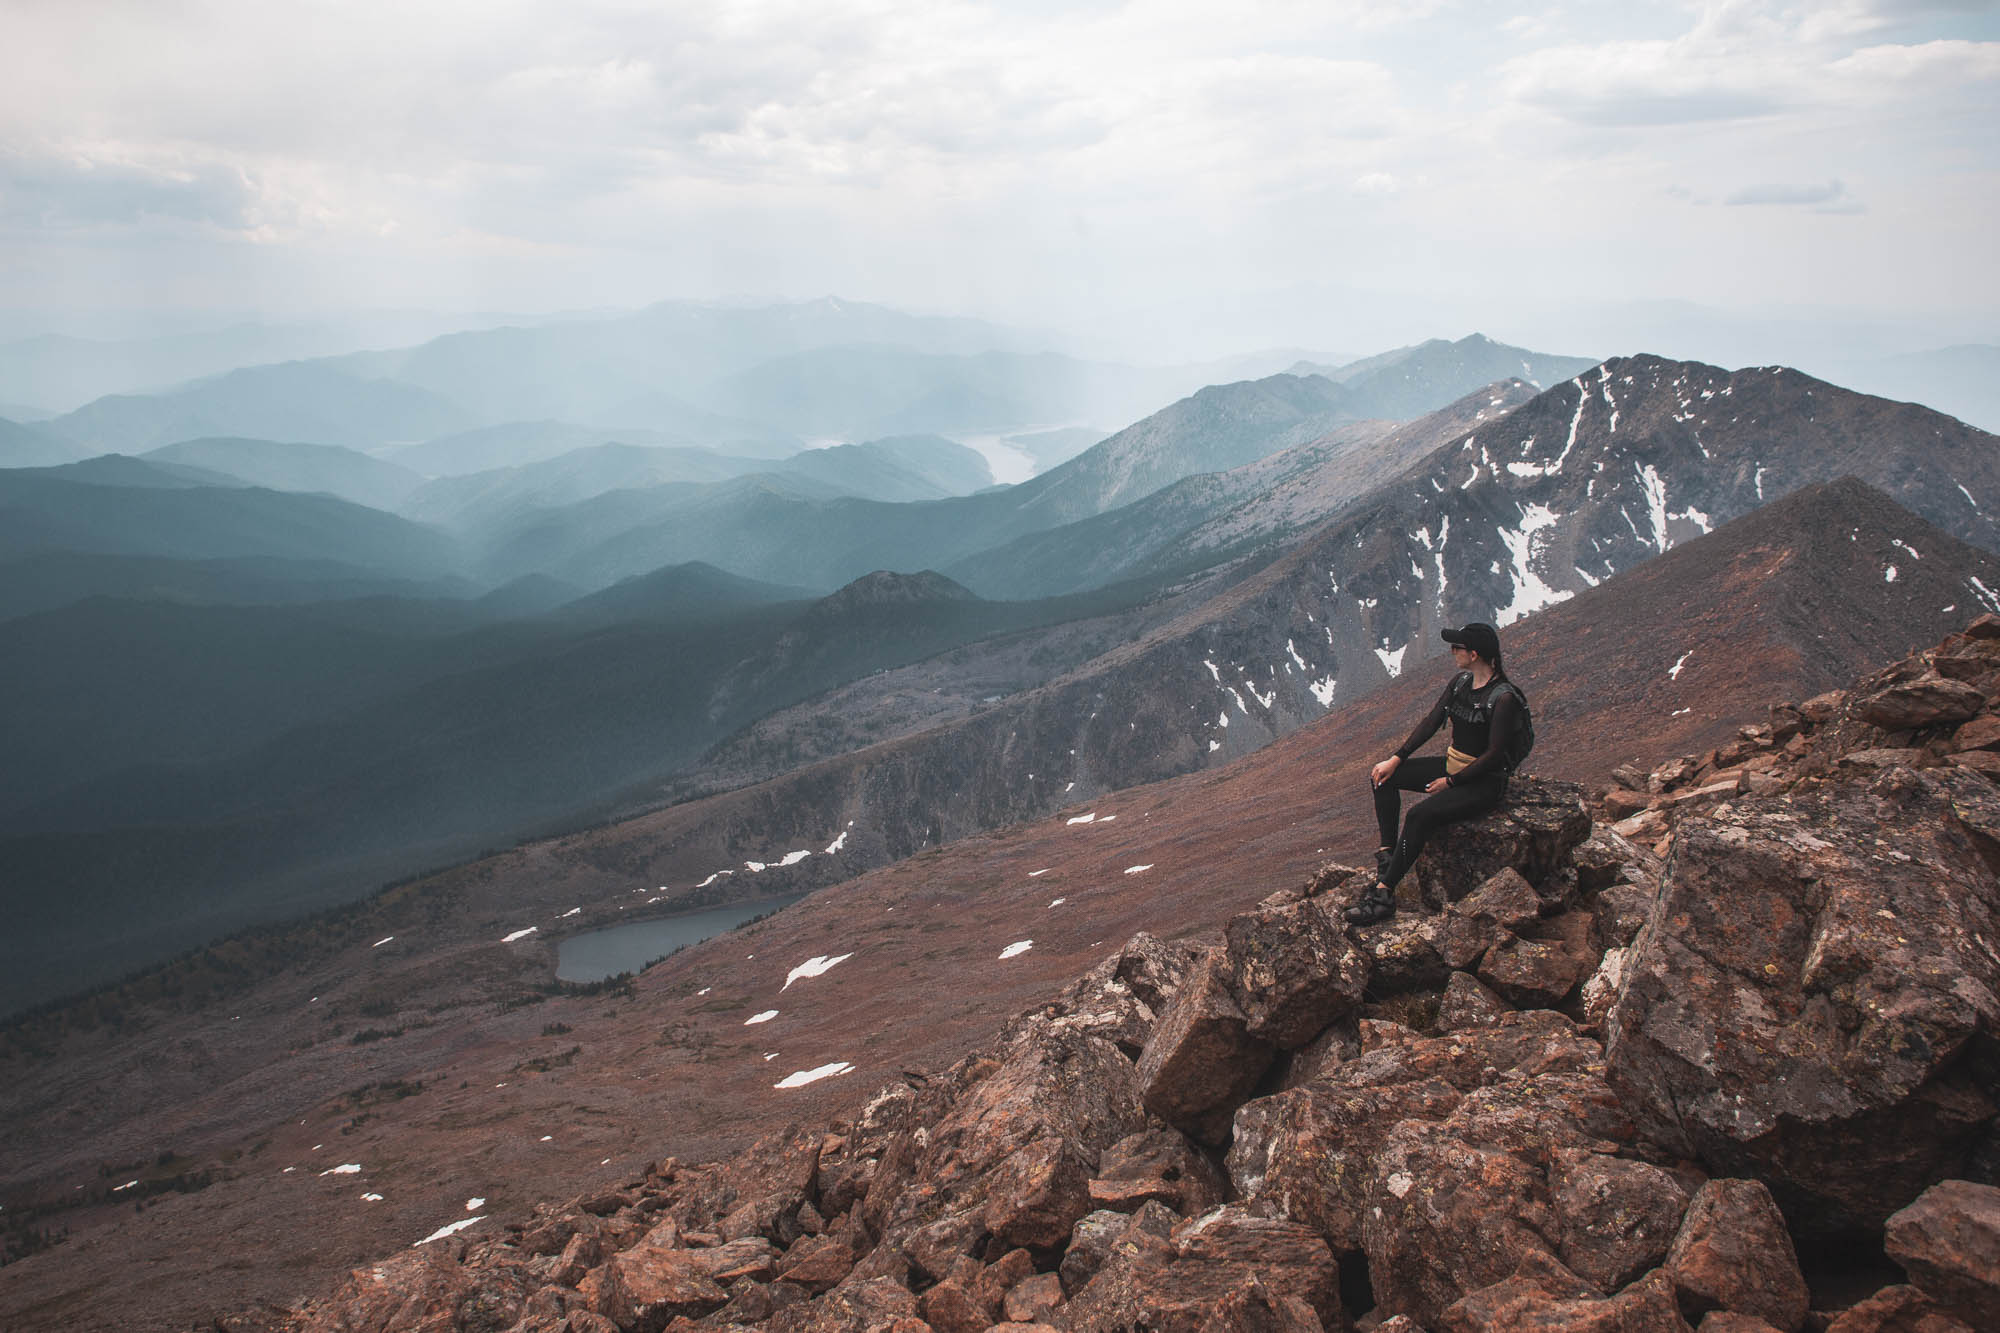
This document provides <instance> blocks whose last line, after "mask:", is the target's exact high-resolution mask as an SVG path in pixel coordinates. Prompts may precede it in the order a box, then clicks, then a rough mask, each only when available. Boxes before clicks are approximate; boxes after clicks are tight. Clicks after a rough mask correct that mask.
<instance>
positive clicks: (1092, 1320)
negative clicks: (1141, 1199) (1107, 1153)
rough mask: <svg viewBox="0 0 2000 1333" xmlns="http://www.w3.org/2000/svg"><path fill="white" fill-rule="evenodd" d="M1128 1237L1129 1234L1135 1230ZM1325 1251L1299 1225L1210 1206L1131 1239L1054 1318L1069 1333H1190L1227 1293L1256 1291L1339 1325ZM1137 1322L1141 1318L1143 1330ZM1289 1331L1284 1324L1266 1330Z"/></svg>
mask: <svg viewBox="0 0 2000 1333" xmlns="http://www.w3.org/2000/svg"><path fill="white" fill-rule="evenodd" d="M1135 1230H1136V1229H1135ZM1335 1273H1336V1270H1335V1266H1334V1262H1333V1254H1332V1251H1330V1250H1329V1249H1328V1248H1327V1246H1326V1242H1325V1241H1323V1240H1321V1239H1320V1238H1319V1237H1318V1236H1316V1235H1314V1234H1313V1233H1312V1232H1311V1231H1310V1230H1308V1229H1307V1228H1305V1227H1302V1226H1299V1225H1296V1224H1294V1223H1290V1222H1285V1221H1281V1220H1277V1219H1272V1218H1259V1217H1252V1216H1250V1215H1248V1214H1247V1213H1245V1212H1243V1211H1242V1210H1241V1209H1238V1208H1233V1207H1226V1208H1218V1209H1216V1210H1214V1211H1213V1212H1210V1213H1207V1214H1205V1215H1203V1216H1202V1217H1200V1218H1197V1219H1195V1220H1194V1221H1192V1222H1186V1223H1183V1224H1182V1225H1181V1226H1179V1227H1177V1228H1176V1229H1175V1230H1174V1233H1173V1235H1172V1236H1171V1237H1170V1238H1168V1239H1164V1240H1163V1239H1160V1238H1158V1237H1155V1236H1152V1235H1145V1234H1130V1233H1128V1235H1127V1236H1126V1237H1125V1238H1124V1239H1122V1240H1121V1241H1120V1242H1119V1244H1118V1245H1117V1246H1115V1247H1114V1249H1113V1252H1112V1254H1111V1256H1110V1257H1109V1259H1108V1260H1107V1261H1106V1263H1105V1264H1104V1267H1103V1268H1102V1269H1100V1270H1099V1271H1098V1273H1097V1275H1096V1276H1095V1277H1093V1278H1092V1279H1091V1280H1090V1282H1088V1283H1087V1284H1086V1285H1085V1286H1084V1287H1083V1289H1082V1290H1080V1291H1078V1292H1076V1293H1075V1294H1074V1295H1073V1296H1072V1297H1071V1298H1070V1301H1069V1304H1068V1306H1067V1307H1066V1308H1065V1309H1064V1311H1063V1316H1062V1318H1063V1323H1064V1325H1065V1326H1066V1327H1067V1328H1069V1329H1070V1330H1071V1331H1072V1333H1114V1330H1118V1331H1122V1330H1130V1329H1133V1328H1135V1327H1145V1328H1147V1329H1150V1330H1155V1331H1156V1333H1199V1331H1200V1330H1201V1329H1203V1328H1205V1327H1216V1328H1218V1329H1221V1328H1232V1327H1233V1328H1243V1329H1246V1330H1247V1329H1249V1328H1254V1327H1256V1325H1255V1324H1253V1323H1241V1324H1223V1325H1219V1326H1211V1325H1210V1323H1209V1321H1210V1320H1211V1319H1212V1318H1214V1317H1215V1315H1216V1314H1217V1312H1218V1310H1220V1309H1223V1308H1227V1307H1225V1306H1224V1302H1225V1301H1226V1300H1228V1299H1229V1298H1230V1295H1231V1293H1232V1292H1234V1291H1236V1290H1238V1289H1239V1288H1242V1287H1246V1286H1248V1285H1250V1284H1253V1283H1255V1284H1259V1285H1261V1286H1262V1287H1263V1289H1264V1290H1265V1291H1266V1292H1267V1293H1268V1295H1269V1296H1270V1297H1271V1298H1274V1303H1275V1304H1277V1305H1278V1306H1280V1307H1282V1305H1283V1302H1284V1301H1285V1299H1286V1298H1292V1299H1295V1300H1298V1301H1300V1302H1303V1303H1304V1304H1305V1305H1306V1306H1307V1308H1309V1309H1310V1310H1311V1311H1312V1312H1313V1313H1314V1314H1315V1315H1316V1316H1317V1317H1318V1318H1319V1319H1320V1320H1321V1321H1323V1322H1324V1324H1325V1325H1326V1326H1329V1327H1335V1328H1337V1327H1340V1321H1341V1315H1340V1297H1339V1291H1338V1288H1337V1285H1336V1281H1335ZM1141 1321H1144V1322H1143V1323H1142V1322H1141ZM1275 1327H1278V1328H1285V1327H1288V1326H1287V1325H1285V1324H1278V1325H1275Z"/></svg>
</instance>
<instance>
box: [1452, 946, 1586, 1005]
mask: <svg viewBox="0 0 2000 1333" xmlns="http://www.w3.org/2000/svg"><path fill="white" fill-rule="evenodd" d="M1594 961H1595V960H1593V959H1589V958H1586V957H1582V956H1579V955H1578V954H1577V953H1576V952H1575V951H1574V950H1572V949H1571V948H1569V947H1568V946H1567V945H1565V944H1563V943H1561V942H1559V941H1556V940H1524V939H1519V938H1514V939H1510V940H1508V941H1506V942H1505V943H1503V944H1500V945H1498V946H1496V947H1494V948H1492V949H1488V950H1487V951H1486V956H1485V957H1484V958H1483V959H1482V960H1481V961H1480V964H1479V979H1480V980H1481V981H1483V982H1485V983H1486V984H1487V985H1488V986H1490V987H1492V988H1493V990H1494V992H1495V993H1496V994H1498V995H1499V996H1500V997H1501V998H1502V999H1504V1000H1506V1001H1507V1002H1508V1003H1509V1004H1512V1005H1514V1006H1515V1007H1517V1008H1522V1009H1551V1008H1554V1007H1555V1006H1556V1005H1558V1004H1560V1003H1561V1002H1562V1001H1563V999H1564V998H1565V997H1567V996H1568V995H1569V993H1570V992H1571V991H1573V990H1575V989H1576V987H1577V983H1578V982H1580V981H1582V980H1583V979H1584V978H1585V977H1586V976H1588V975H1590V966H1591V963H1592V962H1594Z"/></svg>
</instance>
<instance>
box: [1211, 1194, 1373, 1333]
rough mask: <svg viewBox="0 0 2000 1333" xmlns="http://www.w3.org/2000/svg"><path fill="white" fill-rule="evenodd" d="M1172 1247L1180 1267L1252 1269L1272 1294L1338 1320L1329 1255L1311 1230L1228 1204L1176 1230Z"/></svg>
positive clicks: (1335, 1280)
mask: <svg viewBox="0 0 2000 1333" xmlns="http://www.w3.org/2000/svg"><path fill="white" fill-rule="evenodd" d="M1173 1243H1174V1247H1175V1253H1176V1255H1177V1256H1178V1261H1179V1262H1180V1263H1181V1264H1205V1265H1211V1266H1214V1267H1216V1268H1227V1267H1230V1266H1239V1267H1242V1268H1246V1269H1253V1270H1255V1271H1256V1273H1257V1276H1258V1277H1259V1279H1261V1280H1262V1282H1263V1283H1264V1285H1265V1286H1267V1287H1269V1288H1270V1289H1271V1290H1272V1291H1273V1292H1274V1293H1276V1294H1278V1295H1280V1296H1295V1297H1297V1298H1299V1299H1300V1300H1303V1301H1305V1302H1306V1303H1307V1304H1308V1305H1310V1306H1312V1308H1313V1310H1314V1311H1315V1312H1316V1313H1317V1314H1318V1315H1319V1317H1320V1318H1321V1319H1323V1320H1325V1321H1327V1322H1329V1323H1335V1324H1337V1323H1338V1322H1339V1320H1340V1288H1339V1278H1338V1274H1337V1271H1336V1269H1335V1266H1334V1262H1333V1252H1332V1251H1331V1250H1330V1249H1328V1247H1327V1243H1326V1241H1325V1240H1324V1239H1322V1238H1321V1237H1320V1236H1319V1235H1318V1234H1317V1233H1316V1232H1315V1231H1314V1230H1313V1229H1312V1228H1310V1227H1306V1226H1302V1225H1300V1224H1298V1223H1296V1222H1289V1221H1286V1220H1284V1219H1283V1218H1272V1217H1258V1216H1256V1215H1254V1214H1252V1213H1250V1212H1248V1211H1246V1210H1244V1209H1242V1208H1240V1207H1237V1206H1235V1205H1233V1204H1231V1205H1225V1206H1223V1207H1221V1208H1214V1209H1211V1210H1210V1211H1208V1212H1206V1213H1203V1214H1202V1215H1201V1216H1200V1217H1198V1218H1195V1219H1194V1220H1192V1221H1189V1222H1184V1223H1182V1224H1181V1225H1180V1226H1178V1227H1176V1228H1175V1229H1174V1234H1173Z"/></svg>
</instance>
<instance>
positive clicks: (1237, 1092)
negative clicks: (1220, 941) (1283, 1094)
mask: <svg viewBox="0 0 2000 1333" xmlns="http://www.w3.org/2000/svg"><path fill="white" fill-rule="evenodd" d="M1274 1054H1275V1051H1274V1049H1273V1047H1272V1046H1271V1044H1270V1043H1269V1042H1267V1041H1264V1040H1262V1039H1260V1038H1257V1037H1253V1036H1251V1035H1250V1020H1249V1019H1248V1017H1246V1016H1245V1014H1244V1013H1243V1010H1242V1008H1241V1007H1240V1006H1239V1005H1238V1004H1237V1003H1236V999H1235V996H1234V995H1233V994H1231V992H1230V987H1229V976H1228V969H1227V966H1226V963H1225V960H1224V958H1223V955H1222V952H1221V951H1220V950H1216V951H1213V952H1211V953H1210V954H1209V955H1208V956H1207V957H1206V958H1204V959H1203V960H1202V962H1200V963H1198V964H1196V965H1195V967H1194V968H1193V969H1192V971H1191V972H1190V974H1189V976H1188V977H1187V979H1186V980H1185V981H1184V982H1183V983H1182V984H1181V987H1180V989H1179V990H1178V991H1176V992H1175V993H1174V997H1173V1000H1172V1001H1171V1002H1170V1003H1169V1004H1168V1005H1167V1011H1166V1013H1164V1014H1162V1015H1161V1016H1160V1021H1159V1023H1158V1024H1157V1025H1156V1026H1155V1027H1154V1029H1153V1035H1152V1037H1151V1039H1149V1040H1148V1041H1147V1043H1146V1049H1145V1052H1144V1054H1142V1055H1141V1056H1140V1057H1139V1070H1138V1079H1139V1084H1140V1087H1141V1088H1142V1089H1143V1094H1142V1095H1143V1097H1144V1100H1145V1106H1146V1109H1147V1110H1148V1111H1151V1112H1152V1113H1153V1114H1154V1115H1157V1116H1158V1117H1160V1119H1162V1120H1164V1121H1166V1122H1167V1123H1168V1124H1170V1125H1172V1126H1174V1127H1175V1128H1176V1129H1179V1130H1181V1131H1182V1132H1183V1133H1186V1134H1188V1135H1189V1136H1191V1137H1193V1138H1194V1139H1196V1140H1198V1141H1200V1142H1203V1143H1220V1142H1222V1141H1223V1139H1224V1138H1226V1137H1227V1136H1228V1134H1229V1122H1230V1120H1231V1118H1232V1117H1233V1116H1234V1115H1235V1114H1236V1108H1237V1106H1238V1105H1240V1104H1241V1103H1242V1101H1243V1099H1244V1098H1245V1097H1247V1096H1248V1095H1249V1093H1250V1090H1251V1088H1253V1087H1255V1086H1256V1084H1257V1080H1258V1078H1259V1077H1260V1076H1261V1075H1262V1074H1263V1072H1264V1070H1265V1069H1266V1068H1268V1067H1269V1065H1270V1063H1271V1057H1272V1056H1273V1055H1274Z"/></svg>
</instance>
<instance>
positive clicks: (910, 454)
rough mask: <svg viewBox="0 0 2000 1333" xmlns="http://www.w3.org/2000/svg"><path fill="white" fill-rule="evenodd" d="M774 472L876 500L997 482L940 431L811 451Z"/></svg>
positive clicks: (982, 461)
mask: <svg viewBox="0 0 2000 1333" xmlns="http://www.w3.org/2000/svg"><path fill="white" fill-rule="evenodd" d="M767 468H768V465H767ZM772 470H776V471H781V472H786V473H790V474H793V475H796V476H802V477H814V478H817V479H818V480H821V481H824V482H827V483H829V484H830V485H833V486H837V487H839V488H840V489H841V490H843V491H846V492H848V493H849V494H852V495H864V496H867V497H868V498H870V499H874V500H938V499H943V498H944V497H945V496H948V495H970V494H972V493H973V492H974V491H978V490H984V489H985V488H986V487H988V486H991V485H992V484H993V472H992V469H991V468H989V467H988V466H987V463H986V456H985V455H984V454H981V453H980V452H979V451H978V450H976V449H968V448H966V447H965V446H964V445H962V444H959V443H957V442H956V441H954V440H947V439H945V438H944V437H943V436H941V435H892V436H889V437H887V438H885V439H880V440H869V441H867V442H865V443H862V444H837V445H831V446H829V447H827V448H824V449H808V450H805V451H803V452H801V453H797V454H793V455H792V456H791V457H790V458H787V459H785V460H784V461H783V462H781V463H779V464H778V465H777V466H776V468H775V469H772Z"/></svg>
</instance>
